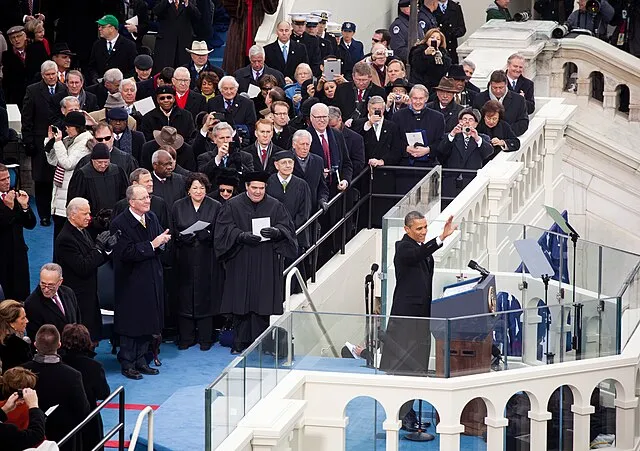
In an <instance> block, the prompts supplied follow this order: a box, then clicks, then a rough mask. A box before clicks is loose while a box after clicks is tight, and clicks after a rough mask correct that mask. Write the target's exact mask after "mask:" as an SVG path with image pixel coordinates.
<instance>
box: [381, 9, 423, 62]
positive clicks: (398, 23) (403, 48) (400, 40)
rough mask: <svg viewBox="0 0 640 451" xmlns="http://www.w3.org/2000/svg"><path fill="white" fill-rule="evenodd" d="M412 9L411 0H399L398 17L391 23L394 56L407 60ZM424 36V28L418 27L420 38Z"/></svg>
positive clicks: (391, 44) (391, 45)
mask: <svg viewBox="0 0 640 451" xmlns="http://www.w3.org/2000/svg"><path fill="white" fill-rule="evenodd" d="M410 11H411V0H398V17H396V20H394V21H393V22H391V25H389V32H390V33H391V43H390V45H389V48H390V49H391V50H393V56H394V57H396V58H398V59H401V60H402V61H403V62H404V63H406V62H407V57H408V56H409V49H410V48H411V47H413V44H415V43H411V45H409V42H408V41H409V12H410ZM423 37H424V30H423V29H422V28H421V27H418V40H421V39H422V38H423Z"/></svg>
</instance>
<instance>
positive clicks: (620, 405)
mask: <svg viewBox="0 0 640 451" xmlns="http://www.w3.org/2000/svg"><path fill="white" fill-rule="evenodd" d="M613 404H614V405H615V406H616V448H619V449H632V448H633V445H634V441H635V424H636V407H638V398H631V399H628V400H622V399H618V398H616V399H615V401H614V403H613Z"/></svg>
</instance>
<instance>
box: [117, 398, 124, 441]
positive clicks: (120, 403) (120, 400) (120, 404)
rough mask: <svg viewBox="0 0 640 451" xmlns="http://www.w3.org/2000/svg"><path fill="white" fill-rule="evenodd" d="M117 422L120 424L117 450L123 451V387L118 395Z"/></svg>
mask: <svg viewBox="0 0 640 451" xmlns="http://www.w3.org/2000/svg"><path fill="white" fill-rule="evenodd" d="M118 422H119V423H120V424H122V428H120V430H119V431H118V450H119V451H124V389H123V390H122V391H121V392H120V394H119V396H118Z"/></svg>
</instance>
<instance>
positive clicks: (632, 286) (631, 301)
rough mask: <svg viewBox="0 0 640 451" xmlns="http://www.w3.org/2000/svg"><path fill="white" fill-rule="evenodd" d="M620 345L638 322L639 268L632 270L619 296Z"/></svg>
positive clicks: (639, 310) (639, 313)
mask: <svg viewBox="0 0 640 451" xmlns="http://www.w3.org/2000/svg"><path fill="white" fill-rule="evenodd" d="M619 308H620V327H621V331H620V334H621V339H620V341H621V347H622V349H624V347H625V345H626V344H627V341H628V340H629V338H631V335H633V332H634V331H635V330H636V328H637V327H638V323H639V322H640V269H638V267H636V269H635V270H634V271H633V272H632V274H631V275H630V277H629V278H628V279H627V283H626V285H624V287H623V289H622V296H621V297H620V307H619Z"/></svg>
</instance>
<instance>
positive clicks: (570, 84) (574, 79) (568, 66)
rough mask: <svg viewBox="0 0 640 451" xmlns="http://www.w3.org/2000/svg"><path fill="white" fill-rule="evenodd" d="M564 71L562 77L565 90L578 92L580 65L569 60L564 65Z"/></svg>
mask: <svg viewBox="0 0 640 451" xmlns="http://www.w3.org/2000/svg"><path fill="white" fill-rule="evenodd" d="M562 69H563V71H564V73H563V77H562V80H563V82H562V90H563V91H565V92H574V93H575V92H577V91H578V74H579V72H578V65H577V64H575V63H573V62H571V61H567V62H566V63H564V64H563V65H562Z"/></svg>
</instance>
